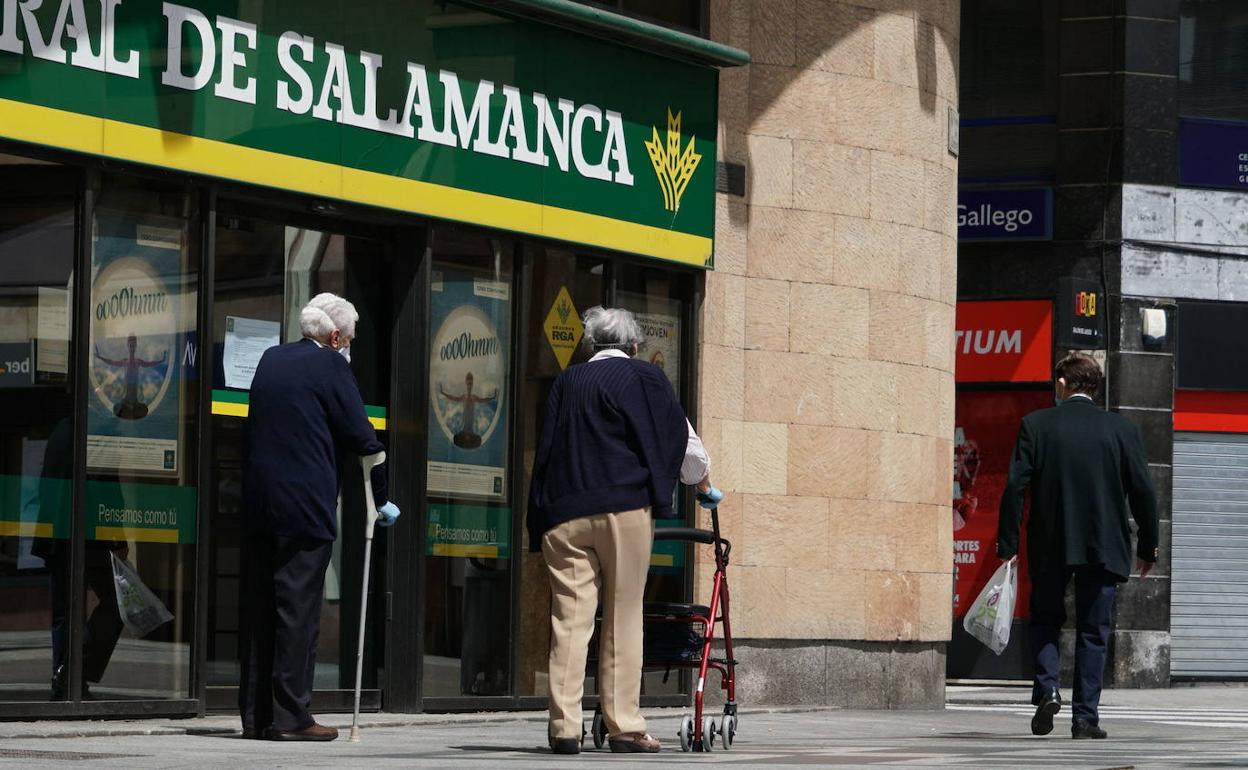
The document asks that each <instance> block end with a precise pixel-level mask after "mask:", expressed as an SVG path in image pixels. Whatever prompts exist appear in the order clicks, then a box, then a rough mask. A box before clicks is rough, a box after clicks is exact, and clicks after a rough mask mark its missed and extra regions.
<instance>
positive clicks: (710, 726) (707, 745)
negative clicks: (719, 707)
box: [702, 716, 716, 752]
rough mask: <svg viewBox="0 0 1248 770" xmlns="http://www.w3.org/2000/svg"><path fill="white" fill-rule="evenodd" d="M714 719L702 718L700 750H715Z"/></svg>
mask: <svg viewBox="0 0 1248 770" xmlns="http://www.w3.org/2000/svg"><path fill="white" fill-rule="evenodd" d="M715 733H716V730H715V717H710V716H706V717H702V750H703V751H706V752H710V751H714V750H715Z"/></svg>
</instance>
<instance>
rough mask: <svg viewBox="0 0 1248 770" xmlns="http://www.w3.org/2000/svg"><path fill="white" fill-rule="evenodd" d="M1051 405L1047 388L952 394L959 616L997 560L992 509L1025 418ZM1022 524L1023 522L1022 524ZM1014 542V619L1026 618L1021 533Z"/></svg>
mask: <svg viewBox="0 0 1248 770" xmlns="http://www.w3.org/2000/svg"><path fill="white" fill-rule="evenodd" d="M1052 405H1053V393H1052V392H1051V391H1048V390H962V391H959V392H958V395H957V412H956V417H955V422H956V426H957V427H956V428H955V430H954V447H953V457H954V460H953V473H954V481H953V511H952V515H953V573H954V597H953V615H954V617H955V618H961V617H962V615H963V614H964V613H965V612H966V609H967V608H968V607H970V606H971V602H973V601H975V597H976V596H978V595H979V592H980V591H981V590H982V589H983V587H984V585H985V584H986V583H987V582H988V579H989V578H991V577H992V573H993V572H994V571H995V570H996V569H997V567H998V566H1000V564H1001V561H1000V559H998V558H997V512H998V510H999V509H1000V505H1001V494H1002V492H1003V491H1004V490H1005V481H1006V476H1007V475H1008V474H1009V470H1010V457H1011V455H1012V454H1013V452H1014V442H1015V440H1016V439H1017V438H1018V427H1019V424H1020V423H1021V422H1022V419H1023V417H1024V416H1026V415H1028V414H1030V413H1031V412H1034V411H1035V410H1037V409H1043V408H1045V407H1049V406H1052ZM1024 526H1025V525H1024ZM1021 535H1022V540H1021V541H1020V544H1019V566H1020V569H1019V580H1018V600H1017V601H1016V603H1015V605H1014V607H1015V609H1014V615H1015V617H1020V618H1022V617H1026V616H1027V597H1028V596H1029V595H1030V582H1029V581H1028V579H1027V564H1026V561H1027V545H1026V537H1027V535H1026V532H1025V531H1024V532H1023V533H1021Z"/></svg>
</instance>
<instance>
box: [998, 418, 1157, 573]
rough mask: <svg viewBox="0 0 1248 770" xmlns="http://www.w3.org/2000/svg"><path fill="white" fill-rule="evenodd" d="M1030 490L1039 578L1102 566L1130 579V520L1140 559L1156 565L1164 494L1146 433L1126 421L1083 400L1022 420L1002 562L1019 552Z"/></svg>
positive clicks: (1031, 557) (1030, 546) (1032, 554)
mask: <svg viewBox="0 0 1248 770" xmlns="http://www.w3.org/2000/svg"><path fill="white" fill-rule="evenodd" d="M1028 487H1030V488H1031V513H1030V515H1029V516H1028V518H1027V560H1028V565H1027V566H1028V569H1029V570H1030V571H1031V573H1032V574H1038V573H1040V572H1042V571H1045V570H1048V569H1055V568H1056V569H1061V568H1063V567H1076V566H1082V565H1097V564H1099V565H1104V568H1105V570H1106V571H1107V572H1110V573H1113V574H1114V575H1116V576H1117V577H1118V578H1119V579H1120V580H1126V579H1127V576H1129V575H1130V574H1131V529H1130V525H1129V524H1128V520H1129V519H1130V518H1134V519H1135V522H1136V525H1137V526H1138V528H1139V532H1138V543H1137V544H1136V548H1135V555H1136V556H1138V557H1139V558H1140V559H1143V560H1144V561H1157V532H1158V524H1157V495H1156V492H1154V490H1153V480H1152V476H1151V475H1149V472H1148V461H1147V459H1146V458H1145V456H1144V443H1143V441H1142V440H1141V438H1140V431H1139V429H1138V428H1136V427H1135V424H1134V423H1133V422H1131V421H1130V420H1128V419H1127V418H1125V417H1123V416H1122V415H1120V414H1116V413H1114V412H1107V411H1105V410H1104V409H1101V408H1100V407H1099V406H1097V405H1096V404H1094V403H1092V402H1091V401H1090V400H1088V399H1086V398H1078V397H1076V398H1070V399H1067V400H1066V401H1063V402H1062V405H1061V406H1058V407H1054V408H1051V409H1041V410H1040V411H1038V412H1032V413H1031V414H1029V415H1027V416H1026V417H1024V418H1023V423H1022V427H1020V428H1019V431H1018V443H1017V444H1016V445H1015V447H1014V458H1013V460H1012V461H1011V463H1010V475H1009V479H1008V480H1007V481H1006V485H1005V492H1004V493H1003V494H1002V496H1001V508H1000V511H999V516H1000V521H999V525H998V532H997V554H998V555H999V556H1000V557H1001V558H1003V559H1008V558H1009V557H1011V556H1013V555H1015V554H1016V553H1018V540H1019V536H1018V535H1019V527H1020V525H1021V523H1022V520H1023V496H1024V493H1025V491H1026V489H1027V488H1028ZM1128 503H1130V507H1129V508H1128Z"/></svg>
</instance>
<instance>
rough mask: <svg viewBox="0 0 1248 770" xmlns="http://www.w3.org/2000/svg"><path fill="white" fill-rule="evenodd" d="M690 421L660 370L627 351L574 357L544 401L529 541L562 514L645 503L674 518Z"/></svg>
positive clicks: (535, 541)
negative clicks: (607, 355) (600, 356)
mask: <svg viewBox="0 0 1248 770" xmlns="http://www.w3.org/2000/svg"><path fill="white" fill-rule="evenodd" d="M688 440H689V423H688V422H687V421H686V420H685V413H684V410H682V409H681V407H680V402H679V401H678V400H677V399H676V393H675V391H673V390H672V385H671V383H670V382H668V380H667V376H666V375H664V374H663V370H662V369H660V368H658V367H657V366H655V365H654V364H651V363H648V362H646V361H638V360H636V359H632V358H623V357H620V358H605V359H602V360H599V361H590V362H586V363H583V364H577V365H576V366H573V367H571V368H569V369H567V370H565V371H564V372H563V373H562V374H560V375H559V377H558V378H556V379H555V382H554V384H553V385H552V386H551V389H550V397H549V398H548V399H547V401H546V420H545V422H544V423H543V424H542V434H541V437H540V438H539V439H538V443H537V455H536V457H535V458H534V462H533V478H532V482H531V483H530V485H529V510H528V527H529V548H530V549H531V550H534V551H538V550H541V537H542V535H543V534H545V533H546V531H547V530H550V529H553V528H554V527H557V526H558V525H560V524H562V523H563V522H565V521H569V520H571V519H575V518H578V517H581V516H592V515H594V514H598V513H612V512H616V511H630V510H634V509H637V508H646V507H649V508H650V511H651V514H652V515H653V516H655V517H657V518H671V517H672V516H673V515H674V513H673V511H672V500H673V494H674V492H675V487H676V481H677V479H678V478H679V477H680V465H681V462H682V461H683V460H684V457H685V447H686V445H687V443H688Z"/></svg>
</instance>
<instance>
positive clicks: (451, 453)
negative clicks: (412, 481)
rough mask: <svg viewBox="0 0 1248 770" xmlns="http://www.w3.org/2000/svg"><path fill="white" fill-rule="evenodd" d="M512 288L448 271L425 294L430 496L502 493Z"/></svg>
mask: <svg viewBox="0 0 1248 770" xmlns="http://www.w3.org/2000/svg"><path fill="white" fill-rule="evenodd" d="M510 289H511V286H510V284H509V283H508V282H507V281H505V280H504V281H499V280H492V279H490V278H487V277H484V276H482V275H480V274H476V273H472V272H469V271H465V270H457V269H454V268H451V267H440V268H439V269H437V270H435V275H434V277H433V291H431V292H430V297H431V300H430V306H431V307H430V314H431V321H432V323H431V324H430V328H431V329H432V330H433V336H432V338H431V340H430V348H429V461H428V484H427V486H428V490H429V493H430V494H434V495H445V496H447V497H453V498H469V499H486V500H502V499H505V498H506V495H507V398H506V397H507V376H508V350H509V348H510V343H511V340H510V338H509V334H508V332H509V328H508V324H509V321H510V315H511V293H510Z"/></svg>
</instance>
